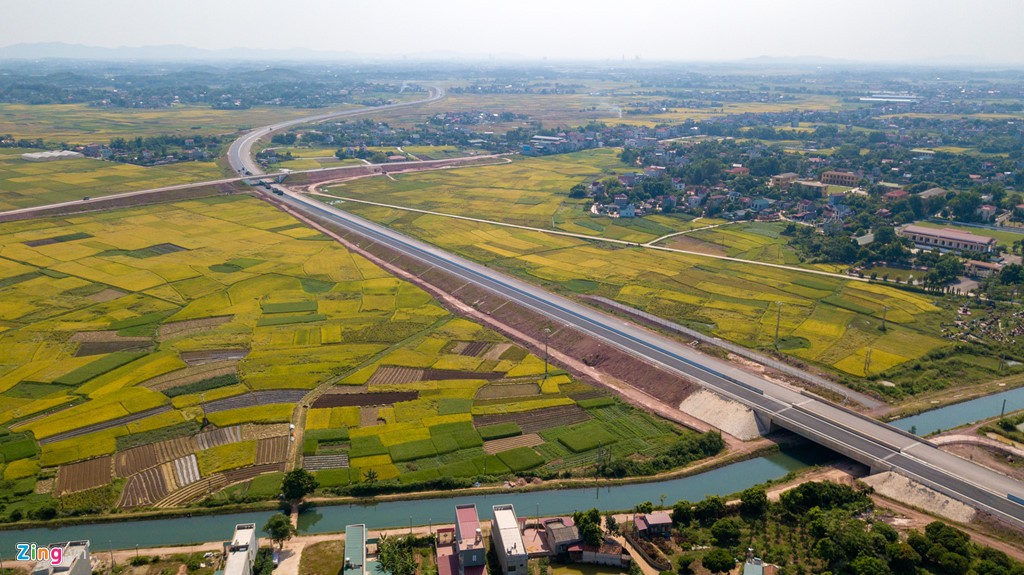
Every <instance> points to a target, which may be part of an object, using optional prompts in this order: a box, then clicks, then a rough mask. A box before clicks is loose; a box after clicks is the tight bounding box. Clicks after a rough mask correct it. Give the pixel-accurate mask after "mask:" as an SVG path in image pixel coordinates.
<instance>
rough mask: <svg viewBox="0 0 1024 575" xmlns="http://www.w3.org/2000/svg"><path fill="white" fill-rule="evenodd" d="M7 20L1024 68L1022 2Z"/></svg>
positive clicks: (25, 5)
mask: <svg viewBox="0 0 1024 575" xmlns="http://www.w3.org/2000/svg"><path fill="white" fill-rule="evenodd" d="M0 15H2V16H0V45H11V44H19V43H35V42H66V43H72V44H85V45H90V46H100V47H119V46H152V45H164V44H180V45H186V46H192V47H198V48H206V49H215V50H216V49H227V48H269V49H294V48H300V49H307V50H317V51H327V52H349V53H355V54H364V55H374V56H385V57H396V58H402V57H406V58H416V57H437V56H449V55H450V56H461V57H471V58H488V57H491V58H499V59H510V58H522V59H541V58H547V59H549V60H562V59H587V60H605V61H606V60H621V59H630V60H632V59H637V58H639V59H641V60H647V61H660V60H679V61H731V60H737V59H746V58H756V57H760V56H769V57H807V56H811V57H825V58H838V59H845V60H855V61H864V62H886V63H905V62H919V63H928V62H934V61H941V60H948V59H951V58H952V59H955V60H957V61H968V62H970V61H975V60H976V61H977V62H978V63H983V64H1007V63H1010V64H1024V33H1022V30H1024V8H1022V2H1021V0H665V1H662V0H619V1H615V2H609V1H607V0H506V1H504V2H494V1H491V0H431V1H424V0H372V1H366V0H243V1H238V0H232V1H226V0H173V1H146V0H142V1H140V0H94V1H92V2H83V1H81V0H43V1H39V2H36V1H28V2H24V1H22V2H15V1H6V2H3V7H2V9H0Z"/></svg>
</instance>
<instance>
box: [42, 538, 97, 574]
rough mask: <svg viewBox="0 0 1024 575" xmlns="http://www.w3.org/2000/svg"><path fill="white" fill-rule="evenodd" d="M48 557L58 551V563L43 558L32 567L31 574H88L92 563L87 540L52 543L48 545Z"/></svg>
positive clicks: (90, 571)
mask: <svg viewBox="0 0 1024 575" xmlns="http://www.w3.org/2000/svg"><path fill="white" fill-rule="evenodd" d="M49 549H50V557H54V556H55V555H56V553H55V552H54V550H57V551H56V552H57V553H60V554H61V555H60V563H58V564H57V565H54V564H53V563H52V562H51V561H50V560H47V559H44V560H42V561H40V562H38V563H36V566H35V567H33V568H32V575H55V574H57V573H60V574H61V575H90V574H91V573H92V565H91V563H90V561H89V542H88V541H66V542H63V543H52V544H50V546H49Z"/></svg>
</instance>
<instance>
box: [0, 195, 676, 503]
mask: <svg viewBox="0 0 1024 575" xmlns="http://www.w3.org/2000/svg"><path fill="white" fill-rule="evenodd" d="M300 229H302V230H305V228H302V227H301V226H299V225H298V224H297V222H296V221H295V220H293V219H292V218H291V217H290V216H288V215H286V214H283V213H282V212H279V211H277V210H276V209H274V208H273V207H271V206H269V205H267V204H266V203H263V202H261V201H259V200H256V199H253V198H249V197H244V196H239V197H216V198H207V199H203V200H196V201H186V202H179V203H175V204H163V205H157V206H150V207H146V208H139V209H125V210H118V211H111V212H103V213H96V214H87V215H75V216H69V217H66V218H55V219H43V220H31V221H20V222H11V223H5V224H2V225H0V424H2V425H3V426H4V429H3V430H2V431H0V455H2V456H3V457H4V464H5V476H9V477H10V478H12V480H17V481H21V482H30V481H35V479H36V478H37V477H54V476H57V477H59V481H58V489H57V490H56V491H55V492H53V493H52V494H51V495H46V496H45V497H54V498H60V497H63V496H64V494H73V493H78V492H80V491H83V490H88V489H92V488H95V487H96V486H97V485H100V484H103V485H106V484H107V483H110V484H111V485H113V486H114V487H112V489H114V490H115V491H116V492H115V493H114V494H113V495H112V497H111V502H112V504H114V503H116V504H119V505H120V506H121V507H125V508H137V507H149V506H156V507H167V506H175V505H187V504H190V503H192V502H195V501H197V500H199V499H201V498H202V497H203V496H205V495H206V494H207V493H209V492H210V490H217V489H220V488H222V487H225V486H227V485H228V484H230V483H232V482H233V481H236V480H237V481H243V480H249V479H252V477H255V476H256V475H258V474H261V473H271V472H275V473H276V472H279V471H280V470H281V469H282V467H281V465H280V462H282V461H284V459H285V458H286V456H287V453H288V449H289V441H288V440H287V436H286V435H284V434H287V432H288V431H287V424H288V423H290V422H293V421H297V419H296V416H295V409H296V405H298V404H300V403H302V402H304V401H310V403H311V409H310V410H309V412H308V417H306V419H305V421H306V429H305V430H300V432H302V431H304V432H305V436H304V437H302V438H301V439H302V440H303V441H302V443H301V449H302V453H303V454H305V455H306V456H308V457H310V458H311V459H310V466H311V468H312V469H316V470H317V471H316V472H317V473H318V474H321V473H325V474H327V476H325V485H327V484H333V485H334V486H339V485H341V484H342V483H341V481H342V479H341V478H342V475H341V474H340V471H341V470H345V471H346V473H347V474H346V475H345V476H344V477H345V478H347V479H346V481H360V480H361V478H363V477H364V476H365V474H366V473H369V472H371V471H372V472H373V473H375V474H376V475H377V478H378V480H381V481H386V480H394V481H397V482H401V483H415V482H418V481H427V480H429V479H431V478H435V477H440V476H442V475H452V476H476V475H487V476H491V477H499V476H502V475H504V474H509V473H512V472H514V471H515V472H522V471H527V470H530V469H534V468H540V467H543V466H545V465H548V464H551V463H553V462H554V460H553V459H552V458H550V457H547V456H544V455H542V454H541V453H540V451H539V450H541V449H543V448H544V445H547V444H548V443H550V442H548V441H546V440H540V439H539V438H538V437H536V436H535V437H531V438H527V439H518V440H517V439H515V436H516V435H519V434H521V433H523V432H524V431H525V432H526V433H530V431H531V430H532V429H533V428H531V427H530V426H528V425H527V426H525V427H522V428H521V427H518V426H508V425H505V426H502V425H497V426H496V425H493V424H492V423H481V426H483V427H485V428H487V429H486V430H485V434H484V435H482V434H481V433H480V432H479V431H477V428H476V423H475V419H474V418H476V417H482V418H484V419H483V420H481V421H487V418H491V419H493V418H495V417H497V418H498V419H501V418H503V417H508V418H511V420H513V421H518V420H524V421H525V420H526V419H529V418H530V416H531V415H535V416H537V417H538V418H539V420H543V421H549V422H550V423H551V424H552V425H554V426H558V425H567V424H568V423H571V422H573V421H582V420H584V419H594V420H595V421H596V420H597V418H596V417H590V416H588V415H587V413H589V412H588V411H587V409H590V410H598V409H604V408H608V405H607V404H593V403H591V404H588V408H587V409H583V408H581V407H578V406H576V404H575V400H573V399H572V398H571V397H570V394H573V393H579V392H580V391H581V390H584V391H592V390H590V388H588V387H586V386H584V385H582V384H580V383H577V382H574V381H573V380H572V378H571V377H569V376H567V375H564V374H559V375H557V376H554V377H551V378H549V379H548V380H546V381H542V380H543V362H542V360H540V359H538V358H536V357H534V356H532V355H530V354H529V353H527V352H526V350H524V349H522V348H519V347H517V346H515V345H514V344H512V343H511V342H509V341H508V340H507V339H506V338H505V337H504V336H501V335H500V334H498V333H495V332H493V331H490V330H488V329H485V328H484V327H482V326H480V325H478V324H475V323H472V322H470V321H466V320H463V319H458V318H454V317H452V316H451V315H450V314H449V313H448V312H447V311H446V310H445V309H444V308H442V307H441V306H440V305H439V304H438V303H437V302H435V301H434V300H433V299H432V298H431V297H430V296H429V295H428V294H426V293H425V292H423V291H421V290H419V289H418V288H416V287H414V286H412V285H411V284H408V283H406V282H403V281H401V280H398V279H397V278H394V277H392V276H390V275H388V274H387V273H386V272H384V271H383V270H381V269H380V268H378V267H376V266H375V265H373V264H371V263H370V262H369V261H367V260H365V259H363V258H362V257H360V256H358V255H355V254H352V253H350V252H348V251H347V250H345V249H344V248H342V247H341V246H340V245H338V244H337V243H335V242H333V241H326V238H325V237H323V236H321V235H320V234H319V233H316V232H312V231H311V232H310V233H302V234H298V233H296V232H297V231H298V230H300ZM167 246H174V249H169V248H168V247H167ZM122 340H126V341H130V342H131V343H132V345H133V346H135V347H133V348H132V349H129V350H119V347H118V346H115V345H106V344H112V343H116V342H118V341H122ZM99 344H104V345H106V346H104V345H99ZM83 346H92V347H90V348H89V349H90V350H91V351H90V354H89V355H82V354H80V353H79V351H80V350H81V349H82V347H83ZM108 348H109V349H108ZM314 389H317V390H318V391H317V396H316V399H315V401H314V400H307V399H306V397H307V395H309V394H310V393H311V392H312V391H313V390H314ZM495 390H497V391H495ZM509 390H515V394H516V395H515V397H511V396H506V395H507V392H509ZM551 409H556V410H563V411H564V410H566V409H571V410H574V411H573V417H571V418H563V419H557V418H549V417H546V416H545V414H546V413H548V412H549V410H551ZM627 409H628V408H627ZM630 412H631V413H632V411H630ZM204 425H205V427H202V426H204ZM592 425H594V426H596V427H595V429H597V428H601V429H603V428H604V427H606V425H605V424H604V423H600V422H594V423H592ZM282 429H283V431H282ZM261 430H262V431H261ZM601 433H603V434H604V435H602V437H604V436H606V435H607V434H614V433H615V432H614V431H613V430H612V429H611V428H610V427H609V428H608V429H607V430H605V431H602V432H601ZM681 433H683V432H682V431H680V430H679V429H677V428H675V427H674V426H672V425H669V424H667V423H659V424H658V425H657V426H655V427H653V428H651V429H649V430H648V432H647V435H646V436H641V437H638V438H635V439H636V441H634V444H633V445H634V448H635V451H634V452H624V453H623V455H624V456H626V455H629V454H630V453H636V454H639V453H641V452H642V451H643V450H644V449H645V448H646V447H645V446H647V444H646V443H644V442H645V441H646V439H645V438H649V439H650V440H651V441H652V442H653V443H652V445H660V444H662V443H664V441H665V438H668V437H676V436H678V435H679V434H681ZM484 437H487V438H488V439H501V438H502V437H505V438H509V440H508V441H507V443H509V444H510V445H509V449H500V450H499V451H496V452H495V453H492V454H488V453H487V452H486V451H485V449H484ZM552 441H556V442H557V440H552ZM573 445H574V447H575V449H576V450H577V451H574V452H573V453H574V456H578V457H575V459H574V461H576V462H577V463H578V465H576V467H577V468H582V467H585V466H586V465H588V464H589V463H592V462H593V461H592V460H594V459H596V451H595V450H593V449H589V450H588V449H586V446H585V445H580V444H578V443H576V444H573ZM492 448H493V446H492ZM558 449H559V448H558V447H557V446H550V451H552V452H555V451H557V450H558ZM588 458H589V459H588ZM556 459H557V458H556ZM588 462H589V463H588ZM560 465H561V464H560ZM102 470H106V471H103V472H101V471H102ZM111 473H112V474H113V475H111ZM112 477H113V478H117V479H119V481H111V478H112ZM121 479H123V481H120V480H121ZM328 480H329V481H328ZM332 482H333V483H332ZM118 490H120V491H118Z"/></svg>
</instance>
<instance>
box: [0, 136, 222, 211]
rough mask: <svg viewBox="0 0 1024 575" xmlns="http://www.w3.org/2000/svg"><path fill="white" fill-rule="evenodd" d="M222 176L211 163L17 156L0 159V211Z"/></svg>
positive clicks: (215, 165)
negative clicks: (46, 159) (138, 163)
mask: <svg viewBox="0 0 1024 575" xmlns="http://www.w3.org/2000/svg"><path fill="white" fill-rule="evenodd" d="M0 133H4V132H3V130H2V129H0ZM223 177H225V175H224V173H223V172H222V171H221V169H220V168H219V167H218V166H217V164H215V163H214V162H180V163H176V164H168V165H165V166H151V167H143V166H136V165H134V164H120V163H116V162H107V161H103V160H97V159H94V158H74V159H70V160H60V161H56V162H29V161H27V160H23V159H21V156H20V155H13V154H11V155H0V211H5V210H13V209H18V208H28V207H32V206H40V205H45V204H53V203H58V202H70V201H79V200H81V199H82V198H84V197H86V196H88V197H101V196H108V195H111V194H117V193H120V192H130V191H135V190H144V189H148V188H159V187H164V186H173V185H175V184H187V183H191V182H203V181H207V180H216V179H219V178H223Z"/></svg>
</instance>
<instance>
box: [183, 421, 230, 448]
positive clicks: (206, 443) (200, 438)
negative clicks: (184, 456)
mask: <svg viewBox="0 0 1024 575" xmlns="http://www.w3.org/2000/svg"><path fill="white" fill-rule="evenodd" d="M192 441H193V443H194V445H195V448H196V449H197V450H200V449H211V448H214V447H218V446H221V445H226V444H228V443H236V442H239V441H242V428H241V427H240V426H238V425H233V426H231V427H225V428H223V429H214V430H211V431H204V432H202V433H199V434H197V435H196V436H195V437H193V438H192Z"/></svg>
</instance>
